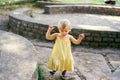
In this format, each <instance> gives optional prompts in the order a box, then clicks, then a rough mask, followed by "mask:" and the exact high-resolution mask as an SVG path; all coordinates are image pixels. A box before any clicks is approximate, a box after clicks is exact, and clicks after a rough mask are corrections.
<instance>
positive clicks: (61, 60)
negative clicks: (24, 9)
mask: <svg viewBox="0 0 120 80" xmlns="http://www.w3.org/2000/svg"><path fill="white" fill-rule="evenodd" d="M48 68H49V69H51V70H55V71H63V70H67V71H73V70H74V61H73V56H72V54H71V42H70V40H69V39H67V40H63V39H61V38H60V37H59V36H57V38H56V41H55V45H54V47H53V51H52V55H51V57H50V59H49V62H48Z"/></svg>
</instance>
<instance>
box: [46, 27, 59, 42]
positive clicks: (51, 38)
mask: <svg viewBox="0 0 120 80" xmlns="http://www.w3.org/2000/svg"><path fill="white" fill-rule="evenodd" d="M53 29H54V27H53V26H52V25H50V26H49V28H48V30H47V32H46V39H48V40H54V39H55V38H56V37H57V34H58V33H53V34H51V31H52V30H53Z"/></svg>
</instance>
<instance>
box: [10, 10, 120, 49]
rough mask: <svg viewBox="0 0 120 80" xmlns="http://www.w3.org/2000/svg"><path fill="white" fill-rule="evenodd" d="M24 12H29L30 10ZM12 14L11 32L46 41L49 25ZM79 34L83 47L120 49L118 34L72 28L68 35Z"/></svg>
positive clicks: (119, 36) (119, 34) (21, 15)
mask: <svg viewBox="0 0 120 80" xmlns="http://www.w3.org/2000/svg"><path fill="white" fill-rule="evenodd" d="M20 10H23V9H20ZM25 10H26V11H29V12H30V9H25ZM13 12H15V11H13ZM13 12H12V13H11V14H10V16H9V25H10V28H11V31H12V32H14V33H17V34H20V35H22V36H25V37H31V38H37V39H40V40H46V39H45V33H46V31H47V29H48V25H49V24H48V25H47V24H43V23H40V22H39V21H36V20H35V19H33V18H31V17H29V16H27V15H25V14H14V13H13ZM20 12H21V11H20ZM53 32H58V30H57V28H55V30H54V31H53ZM79 33H85V39H84V40H83V41H82V43H81V45H83V46H88V47H113V48H120V32H110V31H94V30H85V29H84V30H83V29H74V28H73V29H72V31H71V32H70V34H72V35H73V36H75V37H76V38H77V37H78V35H79Z"/></svg>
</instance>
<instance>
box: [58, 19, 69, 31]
mask: <svg viewBox="0 0 120 80" xmlns="http://www.w3.org/2000/svg"><path fill="white" fill-rule="evenodd" d="M66 27H68V28H69V29H71V22H70V21H69V20H68V19H62V20H60V21H59V22H58V29H60V28H62V29H64V28H66Z"/></svg>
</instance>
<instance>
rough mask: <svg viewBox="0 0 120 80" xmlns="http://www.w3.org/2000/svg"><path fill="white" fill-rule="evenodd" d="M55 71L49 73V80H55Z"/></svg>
mask: <svg viewBox="0 0 120 80" xmlns="http://www.w3.org/2000/svg"><path fill="white" fill-rule="evenodd" d="M55 72H56V71H50V75H49V80H55V77H54V74H55Z"/></svg>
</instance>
